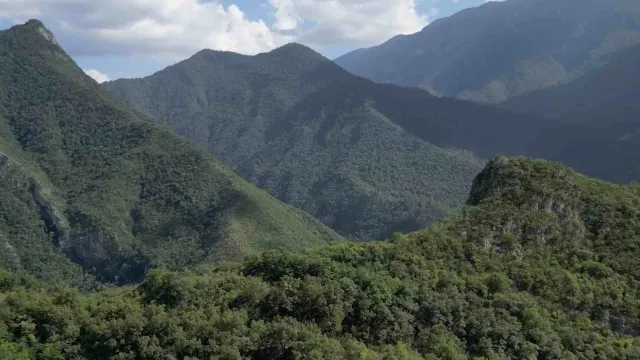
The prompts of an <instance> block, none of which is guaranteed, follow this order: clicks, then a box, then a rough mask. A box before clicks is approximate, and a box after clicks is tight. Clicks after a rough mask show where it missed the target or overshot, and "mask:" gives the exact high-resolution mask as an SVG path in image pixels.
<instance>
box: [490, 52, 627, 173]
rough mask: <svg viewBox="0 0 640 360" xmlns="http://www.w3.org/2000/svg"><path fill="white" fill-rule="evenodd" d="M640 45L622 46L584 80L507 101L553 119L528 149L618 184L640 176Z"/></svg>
mask: <svg viewBox="0 0 640 360" xmlns="http://www.w3.org/2000/svg"><path fill="white" fill-rule="evenodd" d="M638 64H640V46H635V47H632V48H630V49H626V50H622V51H618V52H615V53H612V54H610V55H609V56H608V57H607V62H606V64H604V65H601V66H600V67H598V68H597V69H592V70H591V71H588V72H586V73H585V74H584V75H582V76H581V77H579V78H578V79H576V80H574V81H572V82H570V83H567V84H563V85H560V86H556V87H552V88H549V89H546V90H542V91H538V92H534V93H531V94H527V95H525V96H521V97H517V98H514V99H512V100H510V101H508V102H505V103H503V104H501V106H503V107H505V108H508V109H512V110H514V111H520V112H525V113H531V114H536V115H544V116H546V117H547V118H549V119H550V121H547V123H549V124H550V125H549V126H548V127H547V129H545V131H544V132H543V133H542V134H541V136H540V138H539V139H538V140H537V141H536V142H534V143H533V144H532V146H531V147H530V149H529V150H528V154H530V155H532V156H535V157H542V158H545V159H549V160H557V161H562V162H563V163H565V164H567V165H569V166H571V167H573V168H575V169H576V170H578V171H580V172H582V173H585V174H587V175H589V176H594V177H597V178H600V179H605V180H608V181H613V182H618V183H628V182H630V181H638V180H640V163H639V162H638V157H637V154H638V152H639V151H640V132H639V129H640V122H639V121H638V119H640V103H638V87H639V86H640V66H639V65H638Z"/></svg>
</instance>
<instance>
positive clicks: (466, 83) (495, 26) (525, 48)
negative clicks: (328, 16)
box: [335, 0, 640, 103]
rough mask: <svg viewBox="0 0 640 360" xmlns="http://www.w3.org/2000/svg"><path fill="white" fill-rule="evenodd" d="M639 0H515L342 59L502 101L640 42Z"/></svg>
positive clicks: (372, 72) (367, 69)
mask: <svg viewBox="0 0 640 360" xmlns="http://www.w3.org/2000/svg"><path fill="white" fill-rule="evenodd" d="M639 15H640V7H638V3H637V1H635V0H508V1H502V2H498V1H492V2H487V3H486V4H484V5H482V6H479V7H477V8H470V9H466V10H463V11H461V12H459V13H457V14H454V15H453V16H450V17H447V18H442V19H438V20H436V21H434V22H433V23H431V24H429V25H428V26H426V27H425V28H424V29H423V30H422V31H420V32H418V33H416V34H412V35H406V36H404V35H403V36H396V37H394V38H392V39H390V40H389V41H387V42H385V43H383V44H381V45H379V46H375V47H372V48H367V49H359V50H356V51H353V52H351V53H348V54H346V55H344V56H341V57H339V58H338V59H336V60H335V61H336V63H338V64H339V65H340V66H342V67H344V68H345V69H347V70H349V71H350V72H352V73H354V74H356V75H360V76H364V77H367V78H369V79H372V80H374V81H376V82H390V83H395V84H400V85H409V86H419V87H423V88H425V89H428V90H429V91H431V92H432V93H434V94H437V95H444V96H448V97H456V98H460V99H467V100H472V101H476V102H488V103H497V102H501V101H504V100H507V99H510V98H512V97H515V96H519V95H522V94H526V93H529V92H531V91H535V90H539V89H543V88H546V87H549V86H553V85H556V84H558V83H562V82H566V81H570V80H572V79H575V78H577V77H580V76H581V75H582V74H583V73H584V72H586V71H589V69H592V68H594V67H598V66H601V65H602V64H603V63H606V62H607V61H608V59H607V57H608V55H609V54H611V53H613V52H616V51H618V50H621V49H624V48H627V47H630V46H634V45H637V44H640V17H639Z"/></svg>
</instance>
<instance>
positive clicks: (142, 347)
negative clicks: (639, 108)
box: [0, 157, 640, 360]
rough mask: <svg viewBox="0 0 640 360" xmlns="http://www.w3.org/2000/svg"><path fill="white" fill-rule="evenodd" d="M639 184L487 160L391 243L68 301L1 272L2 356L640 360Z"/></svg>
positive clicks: (192, 273) (166, 275) (188, 274)
mask: <svg viewBox="0 0 640 360" xmlns="http://www.w3.org/2000/svg"><path fill="white" fill-rule="evenodd" d="M639 236H640V187H639V186H637V185H634V186H620V185H612V184H608V183H604V182H601V181H598V180H593V179H590V178H587V177H584V176H582V175H579V174H576V173H575V172H573V171H572V170H570V169H568V168H565V167H563V166H561V165H559V164H555V163H547V162H544V161H535V160H529V159H525V158H504V157H499V158H495V159H494V160H492V161H491V162H490V163H489V164H488V165H487V166H486V168H485V169H484V170H483V171H482V172H481V173H480V174H479V175H478V176H477V177H476V180H475V181H474V186H473V190H472V192H471V195H470V198H469V200H468V206H467V207H466V208H465V209H464V211H463V212H462V214H461V215H459V216H457V217H454V218H452V219H450V220H448V221H446V222H444V223H443V224H441V225H438V226H434V227H432V228H430V229H426V230H422V231H419V232H416V233H411V234H409V235H406V236H404V235H401V234H394V235H393V237H392V238H391V239H390V240H389V241H385V242H381V243H370V244H357V243H340V244H334V245H328V246H324V247H320V248H316V249H312V250H307V251H304V252H302V253H294V252H289V251H282V250H271V251H267V252H264V253H262V254H256V255H253V256H250V257H249V258H247V259H246V260H245V261H243V262H242V263H227V264H218V265H209V266H203V267H200V268H197V269H193V270H188V271H182V272H179V273H175V272H167V271H163V270H157V271H153V272H152V273H150V274H149V275H148V276H147V277H146V279H145V280H144V281H143V282H142V283H141V284H140V285H138V286H136V287H130V288H120V289H104V290H101V291H98V292H91V293H80V292H78V291H77V290H75V289H73V288H69V287H65V286H58V287H53V288H52V287H47V286H43V285H40V284H38V283H36V282H35V281H33V280H31V279H29V278H28V277H24V276H20V275H16V274H9V273H2V275H1V277H0V291H1V292H2V294H1V295H0V299H1V300H2V306H1V307H0V309H1V310H0V357H2V356H4V358H11V359H29V358H32V357H33V358H37V359H62V358H64V359H460V360H462V359H637V358H638V357H639V356H640V337H639V336H640V317H639V315H640V314H639V313H638V309H639V306H638V305H639V304H638V302H639V301H640V300H639V299H640V296H639V295H640V282H639V281H638V279H639V277H640V266H638V256H637V254H638V250H639V249H638V246H639V245H638V244H640V242H639V240H640V239H638V237H639Z"/></svg>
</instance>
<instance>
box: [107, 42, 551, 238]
mask: <svg viewBox="0 0 640 360" xmlns="http://www.w3.org/2000/svg"><path fill="white" fill-rule="evenodd" d="M103 87H104V89H106V90H107V91H109V92H110V93H111V94H112V95H113V96H114V97H116V98H118V99H120V100H123V101H125V102H127V103H128V104H129V105H131V106H132V107H133V108H135V109H136V110H138V111H139V112H140V113H142V114H144V115H147V116H149V117H150V118H152V119H154V121H156V122H158V123H160V124H163V125H169V126H170V127H171V128H173V129H174V130H175V131H176V132H177V133H178V134H180V135H183V136H185V137H187V138H190V139H193V140H195V141H197V142H198V143H199V144H201V145H203V146H205V147H207V148H208V149H209V151H210V152H211V153H212V154H214V156H216V157H217V158H218V159H220V160H221V161H222V162H224V163H225V164H226V165H228V166H230V167H231V168H232V169H233V170H234V171H236V172H237V173H238V174H239V175H241V176H242V177H243V178H245V179H246V180H247V181H249V182H251V183H254V184H256V185H258V186H259V187H261V188H263V189H265V190H267V191H268V192H269V193H271V194H272V195H273V196H275V197H277V198H278V199H280V200H282V201H284V202H287V203H289V204H292V205H294V206H296V207H298V208H300V209H302V210H305V211H307V212H309V213H311V214H312V215H314V216H315V217H316V218H318V219H320V220H322V221H323V222H324V223H325V224H327V225H328V226H330V227H332V228H333V229H335V230H336V231H338V232H339V233H341V234H343V235H345V236H348V237H351V238H353V239H359V240H360V239H362V240H379V239H382V238H385V237H388V236H390V235H391V234H392V233H393V232H395V231H401V232H409V231H415V230H418V229H420V228H423V227H425V226H428V225H430V224H433V223H435V222H437V221H440V220H442V219H444V218H445V217H447V216H450V215H452V214H454V213H455V212H456V211H457V210H458V209H459V207H460V205H461V204H462V203H463V202H464V201H465V199H466V197H467V196H468V192H469V184H470V183H471V180H472V179H473V176H475V174H476V172H477V171H479V169H480V168H481V164H482V162H481V161H480V160H478V158H483V157H491V156H494V155H495V154H496V153H503V154H522V153H523V152H524V151H525V149H526V145H527V144H528V143H530V142H531V141H533V140H534V139H535V138H536V132H537V130H536V127H537V126H538V121H537V119H536V118H533V117H531V116H527V115H518V114H514V113H511V112H508V111H504V110H500V109H493V108H489V107H485V106H479V105H475V104H472V103H467V102H462V101H457V100H452V99H440V98H437V97H434V96H431V95H430V94H429V93H427V92H426V91H424V90H421V89H412V88H404V87H399V86H395V85H381V84H375V83H373V82H371V81H369V80H366V79H363V78H360V77H357V76H354V75H352V74H350V73H348V72H346V71H345V70H343V69H342V68H340V67H339V66H337V65H335V64H334V63H332V62H331V61H329V60H328V59H326V58H324V57H322V56H321V55H320V54H318V53H316V52H314V51H313V50H311V49H309V48H307V47H305V46H302V45H299V44H289V45H286V46H283V47H281V48H278V49H275V50H273V51H271V52H269V53H264V54H259V55H256V56H243V55H239V54H235V53H228V52H218V51H211V50H203V51H200V52H199V53H197V54H196V55H194V56H193V57H191V58H189V59H187V60H184V61H182V62H180V63H178V64H175V65H173V66H170V67H168V68H166V69H164V70H162V71H160V72H158V73H156V74H153V75H151V76H149V77H146V78H143V79H129V80H127V79H122V80H117V81H113V82H108V83H105V84H103Z"/></svg>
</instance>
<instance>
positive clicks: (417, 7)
mask: <svg viewBox="0 0 640 360" xmlns="http://www.w3.org/2000/svg"><path fill="white" fill-rule="evenodd" d="M484 2H486V0H0V29H6V28H9V27H11V26H12V25H15V24H20V23H24V22H26V21H27V20H28V19H32V18H34V19H38V20H41V21H42V22H44V24H45V25H46V26H47V28H49V30H51V31H52V32H53V33H54V34H55V36H56V38H57V40H58V42H59V43H60V44H61V45H62V47H63V48H64V49H65V50H66V51H67V52H68V53H69V55H71V56H72V57H73V58H74V59H75V60H76V62H77V63H78V65H79V66H80V67H81V68H82V69H83V70H84V71H85V72H86V73H87V74H89V75H90V76H92V77H93V78H94V79H96V81H98V82H102V81H106V80H114V79H118V78H123V77H127V78H132V77H143V76H147V75H151V74H152V73H154V72H156V71H158V70H161V69H163V68H164V67H166V66H168V65H171V64H173V63H176V62H178V61H180V60H183V59H186V58H188V57H189V56H191V55H193V54H195V53H196V52H198V51H199V50H202V49H205V48H207V49H213V50H224V51H233V52H238V53H242V54H247V55H253V54H256V53H260V52H265V51H269V50H272V49H274V48H276V47H278V46H281V45H284V44H286V43H288V42H293V41H295V42H299V43H302V44H305V45H307V46H309V47H311V48H313V49H315V50H316V51H318V52H320V53H321V54H323V55H325V56H326V57H329V58H332V59H333V58H335V57H338V56H340V55H342V54H344V53H346V52H348V51H351V50H354V49H357V48H360V47H367V46H373V45H378V44H380V43H382V42H384V41H386V40H388V39H389V38H391V37H393V36H395V35H398V34H411V33H415V32H418V31H420V30H421V29H422V28H423V27H424V26H426V25H428V24H429V23H430V22H432V21H434V20H435V19H437V18H439V17H443V16H449V15H451V14H453V13H455V12H457V11H460V10H462V9H464V8H467V7H471V6H478V5H481V4H483V3H484Z"/></svg>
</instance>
